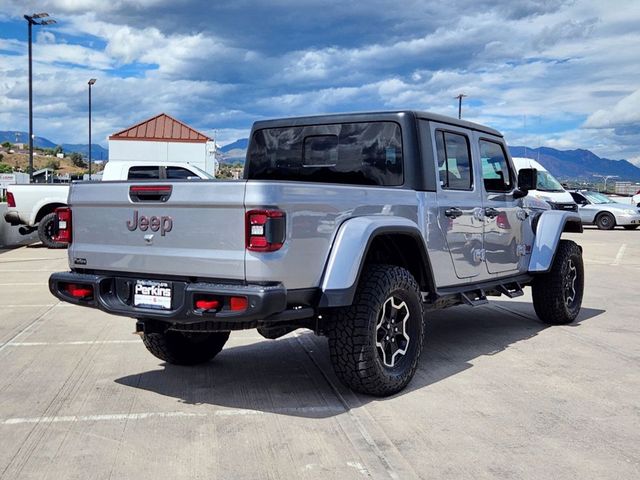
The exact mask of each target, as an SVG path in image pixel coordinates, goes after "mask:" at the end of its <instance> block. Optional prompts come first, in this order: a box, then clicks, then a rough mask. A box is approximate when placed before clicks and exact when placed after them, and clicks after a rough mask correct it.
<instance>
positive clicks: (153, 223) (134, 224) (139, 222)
mask: <svg viewBox="0 0 640 480" xmlns="http://www.w3.org/2000/svg"><path fill="white" fill-rule="evenodd" d="M127 228H128V229H129V231H131V232H133V231H135V230H136V229H138V228H139V229H140V231H142V232H146V231H147V230H149V229H150V230H151V231H152V232H157V231H158V230H160V235H162V236H163V237H164V235H165V233H167V232H170V231H171V229H172V228H173V220H172V218H171V217H168V216H166V215H163V216H161V217H156V216H153V217H145V216H144V215H140V214H139V213H138V210H134V211H133V218H132V219H131V220H127Z"/></svg>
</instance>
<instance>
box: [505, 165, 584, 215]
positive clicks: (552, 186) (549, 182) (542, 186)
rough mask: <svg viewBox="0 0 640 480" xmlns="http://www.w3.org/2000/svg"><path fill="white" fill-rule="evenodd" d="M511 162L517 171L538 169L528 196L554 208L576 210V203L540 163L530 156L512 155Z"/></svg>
mask: <svg viewBox="0 0 640 480" xmlns="http://www.w3.org/2000/svg"><path fill="white" fill-rule="evenodd" d="M513 164H514V165H515V167H516V170H518V171H520V170H522V169H523V168H535V169H536V170H537V171H538V182H537V184H536V188H535V190H530V191H529V195H528V196H527V197H528V198H537V199H538V200H542V201H544V202H547V203H548V204H549V206H550V207H551V208H552V209H554V210H569V211H572V212H577V211H578V205H577V204H576V202H575V201H574V200H573V197H572V196H571V194H570V193H569V192H568V191H566V190H565V189H564V187H563V186H562V184H561V183H560V182H559V181H558V180H556V178H555V177H554V176H553V175H551V174H550V173H549V171H548V170H547V169H546V168H544V167H543V166H542V165H541V164H540V163H538V162H536V161H535V160H533V159H531V158H525V157H513Z"/></svg>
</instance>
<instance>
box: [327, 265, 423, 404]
mask: <svg viewBox="0 0 640 480" xmlns="http://www.w3.org/2000/svg"><path fill="white" fill-rule="evenodd" d="M423 317H424V311H423V306H422V301H421V299H420V289H419V287H418V284H417V283H416V281H415V279H414V278H413V276H412V275H411V273H409V272H408V271H407V270H405V269H404V268H400V267H397V266H391V265H373V266H370V267H368V268H366V269H365V270H364V271H363V272H362V277H361V281H360V284H359V285H358V290H357V291H356V295H355V298H354V302H353V304H352V305H351V306H349V307H344V308H340V309H336V310H334V311H333V312H332V313H330V314H329V315H328V328H327V330H328V336H329V352H330V354H331V363H332V365H333V369H334V371H335V373H336V375H337V377H338V378H339V379H340V380H341V381H342V382H343V383H344V384H345V385H347V386H348V387H349V388H351V389H352V390H355V391H357V392H361V393H366V394H369V395H376V396H386V395H392V394H394V393H396V392H399V391H400V390H402V389H403V388H404V387H405V386H406V385H407V384H408V383H409V382H410V381H411V379H412V378H413V375H414V374H415V371H416V369H417V368H418V360H419V358H420V353H421V352H422V342H423V340H424V333H425V327H424V318H423Z"/></svg>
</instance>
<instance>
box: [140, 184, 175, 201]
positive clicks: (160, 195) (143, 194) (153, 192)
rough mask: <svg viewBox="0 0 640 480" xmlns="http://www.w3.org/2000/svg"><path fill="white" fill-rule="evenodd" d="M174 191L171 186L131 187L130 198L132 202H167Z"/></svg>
mask: <svg viewBox="0 0 640 480" xmlns="http://www.w3.org/2000/svg"><path fill="white" fill-rule="evenodd" d="M172 190H173V187H172V186H171V185H131V186H130V187H129V197H130V198H131V201H132V202H166V201H167V200H169V197H171V192H172Z"/></svg>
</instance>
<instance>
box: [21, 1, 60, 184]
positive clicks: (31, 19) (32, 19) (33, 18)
mask: <svg viewBox="0 0 640 480" xmlns="http://www.w3.org/2000/svg"><path fill="white" fill-rule="evenodd" d="M48 16H49V14H48V13H34V14H33V15H24V19H25V20H26V21H27V25H28V30H29V183H33V67H32V64H33V55H32V49H31V44H32V29H33V26H34V25H51V24H52V23H56V21H55V20H54V19H52V18H49V19H47V20H41V21H38V20H37V19H38V18H45V17H48Z"/></svg>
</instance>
